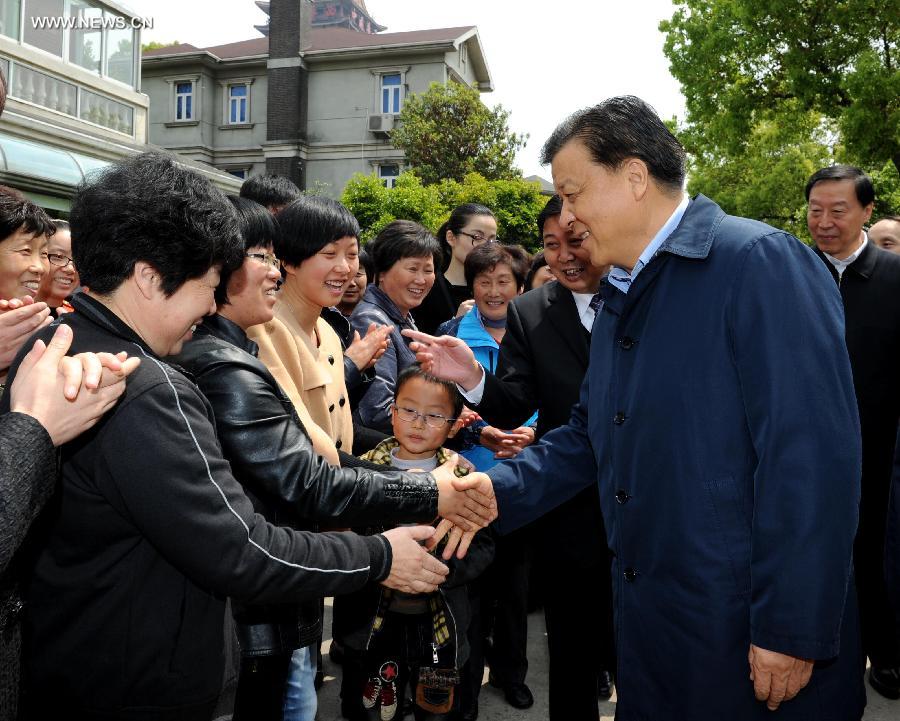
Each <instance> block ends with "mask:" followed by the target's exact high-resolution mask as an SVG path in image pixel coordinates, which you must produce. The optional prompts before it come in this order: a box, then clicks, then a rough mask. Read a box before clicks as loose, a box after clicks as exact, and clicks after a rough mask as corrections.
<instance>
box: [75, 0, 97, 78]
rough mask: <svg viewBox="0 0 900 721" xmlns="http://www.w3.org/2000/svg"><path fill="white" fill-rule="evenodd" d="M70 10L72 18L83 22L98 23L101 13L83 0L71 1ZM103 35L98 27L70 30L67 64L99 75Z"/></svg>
mask: <svg viewBox="0 0 900 721" xmlns="http://www.w3.org/2000/svg"><path fill="white" fill-rule="evenodd" d="M69 7H70V10H71V13H72V17H73V18H77V19H79V20H83V21H85V22H98V23H99V22H100V21H101V18H102V17H103V11H102V10H101V9H100V8H97V7H91V6H90V5H88V3H86V2H84V1H83V0H72V2H71V4H70V6H69ZM102 40H103V33H102V31H101V29H100V25H97V26H96V30H95V29H93V28H86V29H79V28H74V27H73V28H72V29H71V30H70V31H69V62H70V63H74V64H75V65H80V66H81V67H83V68H84V69H85V70H90V71H91V72H92V73H97V75H99V74H100V61H101V58H102V55H101V43H102Z"/></svg>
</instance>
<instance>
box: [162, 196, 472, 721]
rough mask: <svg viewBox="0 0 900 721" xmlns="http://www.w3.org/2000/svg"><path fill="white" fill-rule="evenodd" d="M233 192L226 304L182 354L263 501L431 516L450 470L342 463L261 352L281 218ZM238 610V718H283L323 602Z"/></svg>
mask: <svg viewBox="0 0 900 721" xmlns="http://www.w3.org/2000/svg"><path fill="white" fill-rule="evenodd" d="M232 202H233V203H234V204H235V206H236V208H237V209H238V212H239V215H240V216H241V219H242V221H243V226H244V227H243V235H244V241H245V242H244V246H245V252H246V257H245V259H244V262H243V265H242V266H241V267H240V268H238V269H237V270H235V271H234V272H233V273H227V272H224V273H223V274H222V278H221V282H220V284H219V287H218V289H217V291H216V303H217V306H218V313H217V314H216V315H213V316H209V317H207V318H206V319H204V321H203V323H202V324H201V325H199V326H198V327H197V329H196V332H195V334H194V339H193V340H192V341H190V342H188V343H186V344H185V345H184V348H183V350H182V351H181V353H180V355H178V356H177V357H175V358H174V359H173V360H174V362H176V363H177V364H178V365H180V366H181V367H183V368H184V369H185V370H187V371H188V372H189V373H190V374H191V375H192V376H193V378H194V380H195V381H196V383H197V385H198V386H199V388H200V390H201V392H202V393H203V394H204V395H205V396H206V398H207V399H208V400H209V402H210V404H211V405H212V407H213V411H214V413H215V422H216V430H217V433H218V437H219V441H220V443H221V445H222V450H223V453H224V455H225V457H226V458H227V459H228V460H229V462H230V463H231V466H232V470H233V473H234V475H235V478H237V479H239V481H240V482H241V484H242V485H243V487H244V491H245V492H246V493H247V495H248V496H249V497H250V498H251V500H252V501H253V503H254V507H255V510H256V511H257V512H258V513H261V514H262V515H263V516H264V517H265V518H266V519H267V520H269V521H271V522H273V523H277V524H280V525H288V526H292V527H295V528H297V527H305V528H311V527H313V526H315V524H317V523H322V524H324V525H328V526H331V527H337V526H350V525H357V524H366V523H371V522H374V521H387V522H400V521H405V522H409V521H430V520H432V519H433V518H434V517H435V515H437V514H438V513H439V512H440V511H441V510H442V509H441V506H442V501H445V498H446V497H444V496H442V497H440V498H439V492H438V487H439V486H441V485H443V483H444V482H443V481H442V480H439V481H438V484H437V485H436V484H435V481H434V480H433V478H432V477H430V476H428V475H427V474H424V473H400V472H389V471H384V469H380V470H376V469H377V467H375V466H372V467H371V468H364V467H362V466H363V465H365V464H363V463H362V462H361V461H359V460H358V459H353V457H352V456H346V455H344V454H341V456H342V457H341V460H342V462H345V461H346V462H347V464H348V465H349V464H351V463H352V464H353V465H355V466H356V467H354V468H349V467H348V468H337V467H333V466H331V465H329V464H328V463H326V462H325V461H324V460H323V459H322V458H321V457H320V456H318V455H317V454H316V452H315V450H314V449H313V446H312V442H311V441H310V439H309V436H308V435H307V433H306V431H305V429H304V428H303V425H302V424H301V422H300V420H299V417H298V416H297V413H296V411H295V409H294V407H293V406H292V404H291V402H290V400H289V399H288V398H287V396H286V395H285V393H284V392H283V391H282V390H281V388H280V387H279V386H278V384H277V383H276V381H275V379H274V378H273V376H272V374H271V373H270V372H269V370H268V369H267V368H266V367H265V366H264V365H263V364H262V362H260V361H259V360H258V359H257V357H256V346H255V343H253V341H251V340H249V339H248V338H247V334H246V329H247V328H249V327H250V326H253V325H256V324H258V323H261V322H266V321H267V320H269V319H271V317H272V309H273V307H274V304H275V292H276V287H277V283H278V280H279V278H280V273H279V270H278V261H277V260H276V259H275V258H274V256H273V255H272V242H271V239H272V238H273V236H274V234H275V232H276V229H275V226H274V224H273V221H272V218H271V216H270V215H269V214H268V213H266V212H265V210H264V209H263V208H262V207H261V206H257V205H256V204H255V203H252V202H251V201H244V200H243V199H240V198H234V199H232ZM443 475H446V486H447V487H449V486H450V479H451V478H452V477H453V472H452V468H449V467H448V468H447V469H438V471H437V472H436V473H435V477H441V476H443ZM443 510H444V511H445V512H447V510H446V509H443ZM451 517H452V516H451ZM458 520H460V522H462V523H465V522H466V521H465V519H462V518H459V519H458ZM235 621H236V625H237V630H238V638H239V640H240V643H241V657H242V658H241V672H240V675H239V680H238V689H237V696H236V699H235V713H234V718H235V719H242V718H253V719H269V718H271V719H276V718H277V719H280V718H281V713H282V707H281V704H282V700H283V697H284V688H285V683H286V680H287V675H288V670H289V664H290V659H291V655H292V653H293V651H294V650H295V649H298V648H304V647H307V646H309V645H310V644H313V643H315V642H316V641H317V639H318V638H319V636H320V634H321V614H320V602H319V600H312V601H310V602H305V603H303V604H299V605H298V604H286V605H248V604H241V605H237V604H236V605H235Z"/></svg>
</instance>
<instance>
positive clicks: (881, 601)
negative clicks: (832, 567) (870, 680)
mask: <svg viewBox="0 0 900 721" xmlns="http://www.w3.org/2000/svg"><path fill="white" fill-rule="evenodd" d="M873 526H875V527H874V528H873ZM853 551H854V567H855V571H856V592H857V598H858V599H859V620H860V631H861V633H862V646H863V652H864V653H865V655H866V656H868V657H869V659H871V661H872V665H873V666H877V667H879V668H892V667H896V666H900V638H898V630H897V618H896V616H895V614H894V609H893V608H892V606H891V602H890V599H889V597H888V591H887V583H886V581H885V570H884V524H876V523H871V522H870V523H869V524H866V525H863V522H862V519H861V522H860V528H859V533H858V534H857V536H856V542H855V544H854V547H853Z"/></svg>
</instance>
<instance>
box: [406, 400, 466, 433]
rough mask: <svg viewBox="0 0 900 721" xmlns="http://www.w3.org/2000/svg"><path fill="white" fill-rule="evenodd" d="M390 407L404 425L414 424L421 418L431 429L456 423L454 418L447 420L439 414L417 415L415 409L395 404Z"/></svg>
mask: <svg viewBox="0 0 900 721" xmlns="http://www.w3.org/2000/svg"><path fill="white" fill-rule="evenodd" d="M392 407H393V409H394V412H395V413H396V414H397V417H398V418H399V419H400V420H401V421H403V422H404V423H415V422H416V421H417V420H419V418H423V419H424V420H425V423H426V424H427V425H429V426H431V427H432V428H443V427H444V424H445V423H456V419H455V418H447V416H442V415H440V414H439V413H419V411H417V410H416V409H415V408H403V407H402V406H398V405H397V404H396V403H394V404H392Z"/></svg>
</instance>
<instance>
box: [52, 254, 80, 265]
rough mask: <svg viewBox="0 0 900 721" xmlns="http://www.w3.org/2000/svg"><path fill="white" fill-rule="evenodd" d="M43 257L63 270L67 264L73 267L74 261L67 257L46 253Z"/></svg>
mask: <svg viewBox="0 0 900 721" xmlns="http://www.w3.org/2000/svg"><path fill="white" fill-rule="evenodd" d="M45 256H46V258H47V260H49V261H50V262H51V263H52V264H53V265H58V266H59V267H60V268H65V267H66V266H67V265H68V264H69V263H71V264H72V267H73V268H74V267H75V261H74V260H72V259H71V258H70V257H69V256H67V255H61V254H60V253H46V254H45Z"/></svg>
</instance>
